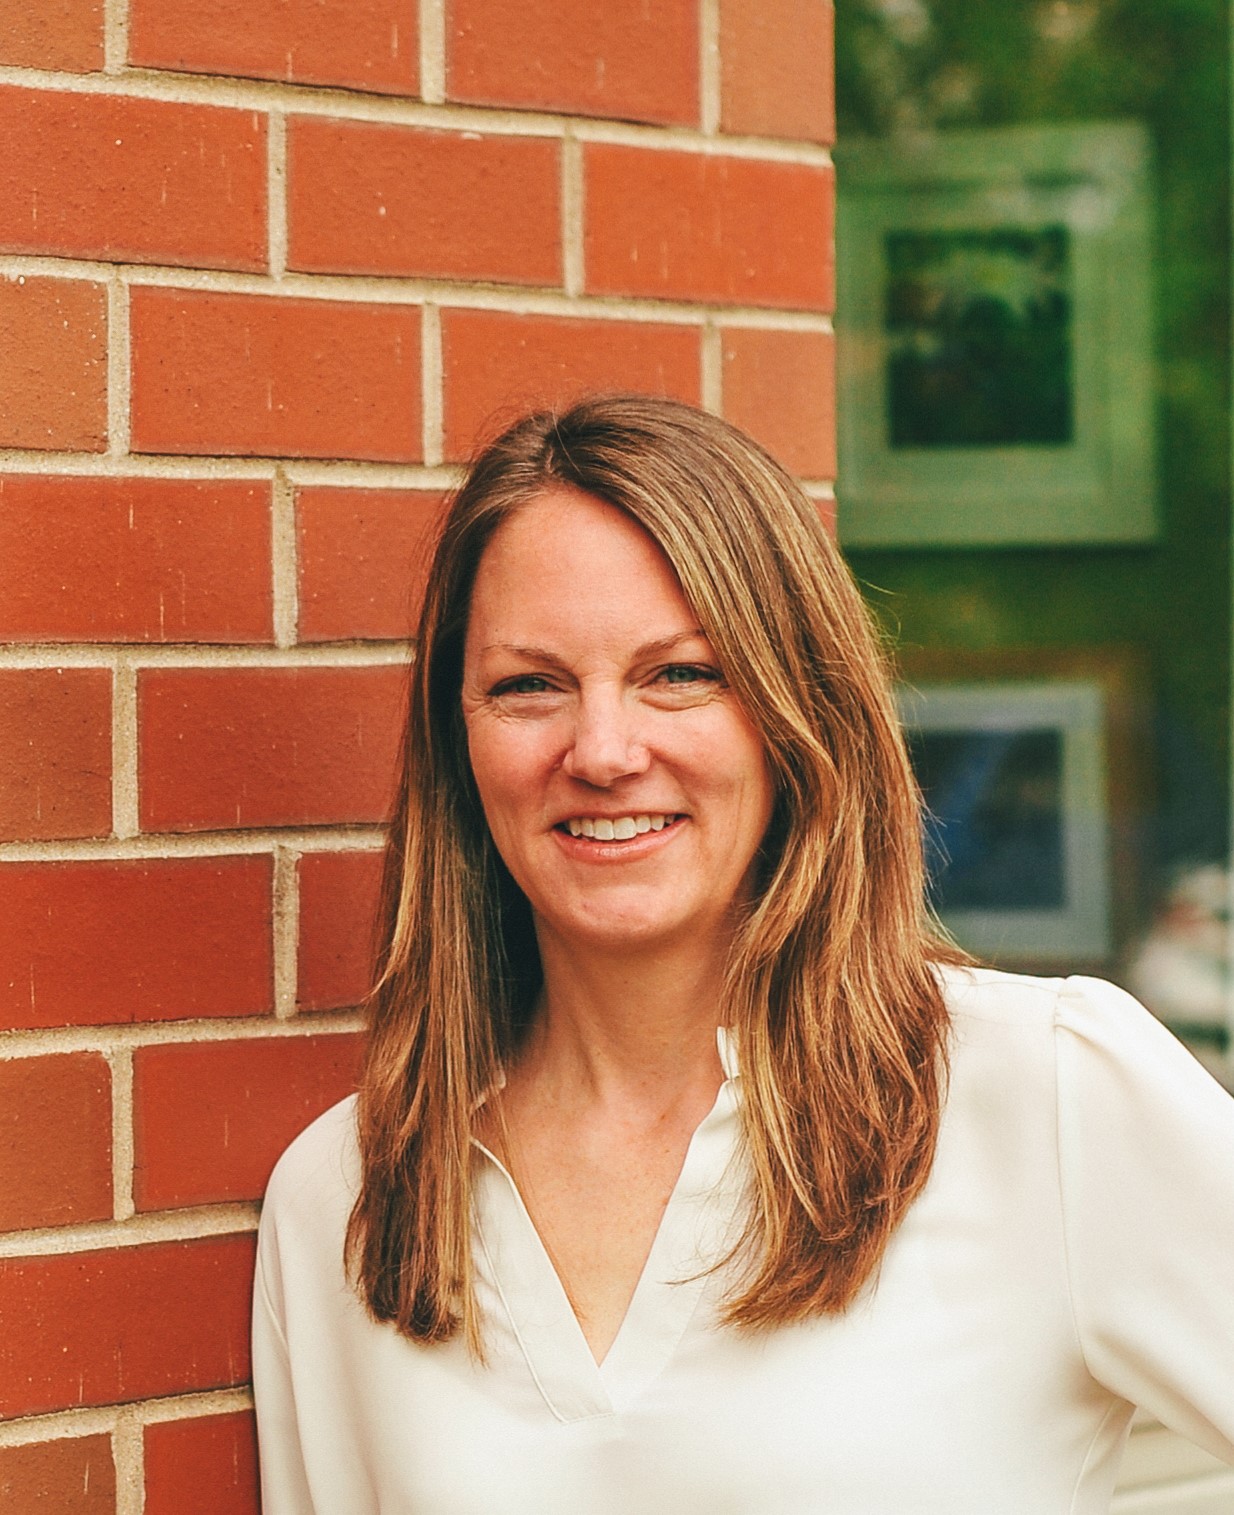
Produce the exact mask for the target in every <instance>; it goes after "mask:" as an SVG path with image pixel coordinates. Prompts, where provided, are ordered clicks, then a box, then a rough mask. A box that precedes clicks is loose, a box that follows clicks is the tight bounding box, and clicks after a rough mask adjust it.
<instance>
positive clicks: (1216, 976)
mask: <svg viewBox="0 0 1234 1515" xmlns="http://www.w3.org/2000/svg"><path fill="white" fill-rule="evenodd" d="M1229 894H1230V881H1229V877H1228V875H1227V873H1226V870H1225V869H1224V868H1222V867H1221V865H1220V864H1219V863H1204V864H1201V865H1199V866H1197V867H1193V868H1188V869H1187V870H1186V871H1185V872H1182V873H1180V874H1179V876H1178V879H1177V880H1176V882H1175V884H1174V886H1173V888H1172V889H1171V890H1170V892H1169V893H1168V894H1167V895H1166V897H1165V899H1164V900H1163V902H1162V904H1161V905H1160V907H1159V908H1158V912H1157V916H1156V919H1155V920H1154V921H1153V924H1152V926H1151V927H1150V928H1149V931H1148V935H1147V936H1146V937H1145V938H1144V940H1143V942H1142V943H1141V944H1140V946H1139V948H1138V950H1137V951H1136V953H1135V954H1134V956H1133V957H1132V959H1131V961H1130V963H1129V964H1128V967H1127V973H1126V982H1127V987H1128V988H1129V989H1130V990H1131V992H1132V993H1133V994H1134V995H1136V996H1137V997H1138V998H1139V999H1141V1000H1143V1001H1144V1003H1145V1004H1146V1005H1147V1006H1148V1007H1149V1009H1150V1010H1152V1011H1153V1013H1154V1014H1155V1015H1157V1016H1158V1017H1159V1018H1160V1019H1161V1020H1163V1021H1176V1022H1178V1023H1179V1024H1181V1025H1186V1026H1226V1025H1228V1023H1229V1019H1228V1018H1229V994H1230V985H1229V967H1228V957H1227V949H1228V945H1229V930H1230V927H1229Z"/></svg>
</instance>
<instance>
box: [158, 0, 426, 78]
mask: <svg viewBox="0 0 1234 1515" xmlns="http://www.w3.org/2000/svg"><path fill="white" fill-rule="evenodd" d="M129 61H130V62H131V63H135V64H137V65H138V67H142V68H175V69H185V70H187V71H189V72H190V73H207V74H240V75H243V76H246V77H248V78H255V79H285V80H286V81H287V82H288V83H293V84H340V85H343V86H345V87H347V88H351V89H364V90H375V91H379V92H383V93H389V94H395V95H414V94H415V93H416V92H417V90H418V89H419V87H420V38H419V26H418V15H417V8H416V6H415V5H412V4H409V3H408V0H261V4H259V5H254V4H253V3H252V0H130V4H129Z"/></svg>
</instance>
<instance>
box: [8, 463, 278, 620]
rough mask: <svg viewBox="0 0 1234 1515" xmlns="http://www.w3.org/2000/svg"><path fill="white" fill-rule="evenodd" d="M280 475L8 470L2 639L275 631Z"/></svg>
mask: <svg viewBox="0 0 1234 1515" xmlns="http://www.w3.org/2000/svg"><path fill="white" fill-rule="evenodd" d="M270 585H271V574H270V486H269V485H268V484H256V483H247V482H243V481H240V480H232V479H210V480H204V479H203V480H196V479H114V478H64V477H62V476H58V477H53V476H49V475H46V474H7V475H0V639H4V640H9V641H18V642H33V641H40V642H45V641H57V640H63V641H70V642H72V641H80V642H85V641H104V642H268V641H269V640H270V638H271V635H272V619H273V612H272V609H271V587H270Z"/></svg>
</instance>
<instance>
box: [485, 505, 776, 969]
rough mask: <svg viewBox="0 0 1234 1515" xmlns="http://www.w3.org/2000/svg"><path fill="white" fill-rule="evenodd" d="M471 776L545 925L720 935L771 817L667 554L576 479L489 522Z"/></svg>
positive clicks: (758, 773)
mask: <svg viewBox="0 0 1234 1515" xmlns="http://www.w3.org/2000/svg"><path fill="white" fill-rule="evenodd" d="M463 712H464V716H465V719H466V724H467V740H468V749H469V752H470V756H471V766H472V771H473V773H474V774H475V779H476V785H477V787H478V789H479V792H480V798H481V800H482V801H483V804H484V813H485V816H486V817H487V819H488V824H489V828H490V830H491V831H492V834H493V840H494V841H495V842H496V844H497V848H498V851H499V852H500V853H501V856H502V858H503V859H504V860H505V863H506V866H507V867H508V868H509V870H510V872H511V874H512V875H513V877H514V879H515V881H516V882H517V883H518V885H519V887H520V888H521V889H522V890H523V892H524V894H526V896H527V898H528V899H529V900H530V902H531V906H532V909H533V911H534V912H535V915H536V918H537V926H538V929H539V930H540V932H541V933H544V932H548V933H551V934H553V935H555V936H556V937H558V938H559V939H560V940H562V941H563V942H565V943H568V944H572V945H591V946H593V947H603V948H613V947H620V946H622V945H624V944H629V945H631V946H646V947H651V946H655V945H667V944H669V943H672V942H674V941H685V940H689V941H692V942H698V941H699V940H700V933H704V934H710V935H711V936H713V937H714V938H715V939H716V940H717V941H719V940H721V939H722V937H723V935H724V934H726V933H727V932H728V930H729V929H730V924H731V919H732V915H731V911H732V906H733V905H734V903H735V902H737V901H739V900H742V899H744V898H745V897H747V895H748V893H749V890H750V887H751V878H752V871H753V863H754V857H755V854H756V852H757V850H758V847H759V843H760V842H761V841H762V838H763V835H764V833H765V832H766V829H767V825H768V822H769V820H770V818H771V808H772V785H771V780H770V777H769V774H768V769H767V762H766V757H765V754H764V751H763V745H762V742H761V740H760V738H759V736H758V735H757V733H756V732H755V730H754V728H753V726H752V725H751V724H750V722H749V720H747V718H746V716H745V713H744V711H742V709H741V707H740V706H739V705H738V704H737V701H736V698H735V697H734V695H733V693H732V691H731V690H730V689H729V688H728V686H727V684H726V683H725V681H724V678H723V676H722V674H721V672H720V669H719V666H718V664H717V662H716V657H715V653H714V651H713V650H712V648H711V645H710V643H709V642H708V641H707V639H706V637H704V636H703V634H702V632H701V631H700V629H699V627H698V622H697V619H696V617H695V615H694V613H693V612H692V611H691V609H690V607H689V605H688V604H687V603H686V600H685V596H684V595H683V594H682V592H681V586H680V584H679V583H678V582H677V577H676V575H675V573H674V572H673V570H672V568H671V567H670V566H669V563H668V560H667V559H666V558H665V556H664V554H663V553H662V552H661V551H660V549H659V548H658V547H657V546H656V545H655V543H654V542H653V541H652V540H651V538H650V537H649V536H648V535H647V534H646V532H645V531H643V529H642V528H641V527H640V526H637V525H636V524H635V523H634V522H633V521H632V520H631V519H630V518H629V517H628V516H626V515H624V514H623V513H622V512H621V511H619V510H617V509H615V508H614V507H613V506H611V505H607V504H604V503H603V502H601V501H599V500H596V499H594V498H593V497H592V496H590V495H586V494H583V493H581V492H579V491H577V490H572V489H567V488H560V489H554V490H552V491H550V492H546V493H544V494H542V495H539V496H537V497H536V498H534V499H533V500H531V501H529V502H528V503H527V504H526V505H524V506H522V507H521V508H520V509H518V510H517V511H516V512H515V513H514V514H513V515H512V516H511V517H509V518H508V519H507V520H506V521H505V522H503V524H502V525H501V526H500V527H499V528H498V530H497V531H496V533H495V534H494V536H493V538H492V541H491V542H490V543H489V545H488V547H487V549H486V550H485V553H484V556H483V558H482V559H481V561H480V567H479V571H478V573H477V576H476V582H475V589H474V592H473V596H472V603H471V615H470V619H469V622H468V626H467V638H466V644H465V654H464V666H463Z"/></svg>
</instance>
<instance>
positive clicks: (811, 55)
mask: <svg viewBox="0 0 1234 1515" xmlns="http://www.w3.org/2000/svg"><path fill="white" fill-rule="evenodd" d="M834 26H835V10H834V7H833V6H832V4H831V0H720V97H721V106H720V121H721V125H722V127H723V129H724V130H725V131H726V132H748V133H751V134H752V135H754V136H760V137H799V138H802V139H804V140H805V141H808V142H832V141H834V140H835V130H836V117H835V90H834V80H833V73H832V57H833V54H834V50H835V42H834V36H833V31H834Z"/></svg>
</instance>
